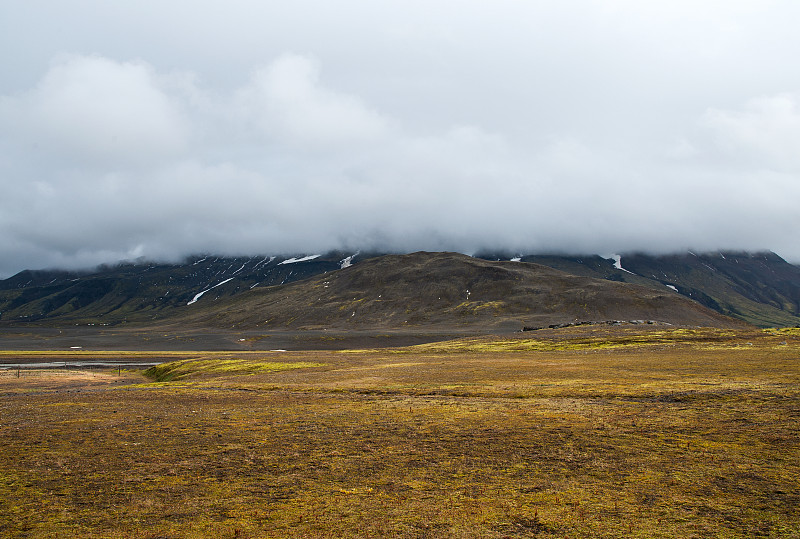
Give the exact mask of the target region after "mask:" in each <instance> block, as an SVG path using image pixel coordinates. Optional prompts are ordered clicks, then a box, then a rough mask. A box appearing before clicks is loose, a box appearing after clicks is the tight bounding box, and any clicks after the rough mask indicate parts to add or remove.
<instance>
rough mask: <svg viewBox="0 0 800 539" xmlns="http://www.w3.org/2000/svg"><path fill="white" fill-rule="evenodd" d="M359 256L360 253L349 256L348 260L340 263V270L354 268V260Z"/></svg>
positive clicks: (345, 259)
mask: <svg viewBox="0 0 800 539" xmlns="http://www.w3.org/2000/svg"><path fill="white" fill-rule="evenodd" d="M357 254H358V253H354V254H352V255H350V256H348V257H347V258H344V259H342V260H340V261H339V269H344V268H349V267H350V266H352V265H353V258H354V257H355V256H356V255H357Z"/></svg>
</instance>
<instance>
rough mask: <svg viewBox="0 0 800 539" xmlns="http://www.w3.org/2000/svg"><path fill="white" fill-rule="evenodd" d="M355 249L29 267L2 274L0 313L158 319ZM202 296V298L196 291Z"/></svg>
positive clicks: (26, 317) (319, 267)
mask: <svg viewBox="0 0 800 539" xmlns="http://www.w3.org/2000/svg"><path fill="white" fill-rule="evenodd" d="M352 260H353V257H352V256H351V255H344V254H342V253H329V254H328V255H323V256H320V255H317V256H313V257H293V258H287V257H285V256H284V257H274V256H272V257H271V256H267V257H263V256H258V257H238V258H224V257H211V256H208V257H195V258H193V259H190V260H187V261H186V262H185V263H180V264H152V263H138V264H137V263H133V264H119V265H116V266H101V267H99V268H97V270H95V271H93V272H66V271H47V270H44V271H23V272H20V273H19V274H17V275H15V276H13V277H11V278H9V279H6V280H4V281H0V313H1V314H0V320H2V321H26V322H36V321H42V322H46V323H54V322H55V323H59V322H62V323H63V322H69V323H72V322H80V323H96V324H106V323H108V324H114V323H119V322H123V321H128V322H141V321H147V320H153V319H158V318H161V317H163V316H165V315H166V314H168V313H171V312H172V311H173V310H175V309H178V308H180V307H182V306H185V305H186V304H187V303H189V302H191V301H192V300H194V299H195V297H196V296H197V295H198V294H201V296H200V298H202V299H203V300H204V301H208V300H213V299H216V298H220V297H226V296H230V295H234V294H238V293H240V292H243V291H245V290H249V289H250V288H254V287H257V286H270V285H278V284H284V283H289V282H293V281H296V280H300V279H305V278H308V277H310V276H312V275H319V274H321V273H324V272H327V271H333V270H335V269H339V268H340V267H342V266H343V265H346V264H348V263H350V262H352ZM198 300H199V298H198Z"/></svg>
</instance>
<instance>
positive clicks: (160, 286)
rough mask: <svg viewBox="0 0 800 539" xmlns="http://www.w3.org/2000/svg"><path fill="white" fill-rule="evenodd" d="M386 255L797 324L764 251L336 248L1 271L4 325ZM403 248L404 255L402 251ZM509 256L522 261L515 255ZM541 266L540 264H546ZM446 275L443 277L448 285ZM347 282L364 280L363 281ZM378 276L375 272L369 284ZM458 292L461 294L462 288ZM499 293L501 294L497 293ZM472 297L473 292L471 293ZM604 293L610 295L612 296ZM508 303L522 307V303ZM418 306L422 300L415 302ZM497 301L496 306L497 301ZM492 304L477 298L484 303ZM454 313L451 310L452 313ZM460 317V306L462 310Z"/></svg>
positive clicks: (789, 278) (148, 308) (176, 311)
mask: <svg viewBox="0 0 800 539" xmlns="http://www.w3.org/2000/svg"><path fill="white" fill-rule="evenodd" d="M387 256H389V257H398V256H399V257H401V258H390V259H389V260H393V261H394V262H393V263H394V264H395V265H396V266H397V268H394V269H393V270H392V271H394V270H395V269H397V270H398V271H399V270H402V267H403V264H404V262H402V261H404V260H405V261H406V262H407V261H410V260H412V259H413V260H416V259H415V258H414V256H416V257H417V258H418V257H419V256H428V257H436V256H439V257H445V258H447V259H448V260H450V262H451V263H453V261H454V260H455V259H454V257H458V260H459V261H460V262H459V263H467V262H468V261H470V260H472V261H479V260H483V261H485V262H490V261H494V262H503V263H504V264H511V265H512V267H513V264H538V265H541V266H544V267H548V268H551V269H555V270H560V271H563V272H566V273H567V274H570V275H573V276H576V277H584V278H593V279H600V280H603V281H610V282H618V283H625V284H629V285H637V286H641V287H644V288H648V289H650V290H651V291H653V292H654V293H657V294H661V295H671V294H677V295H680V296H683V297H685V298H688V299H691V300H693V301H694V302H696V303H698V304H700V305H703V306H704V307H706V308H709V309H711V310H713V311H716V312H717V313H720V314H723V315H726V316H732V317H735V318H738V319H739V320H744V321H746V322H749V323H753V324H756V325H759V326H762V327H766V326H796V325H800V268H798V267H797V266H794V265H792V264H789V263H788V262H786V261H784V260H783V259H782V258H780V257H779V256H778V255H775V254H774V253H770V252H760V253H746V252H716V253H703V254H696V253H685V254H673V255H658V256H653V255H646V254H641V253H630V254H622V255H607V256H605V257H604V256H600V255H585V256H582V255H572V256H567V255H546V254H535V255H523V254H519V255H515V254H508V253H506V254H479V255H476V256H475V257H468V256H466V255H460V254H457V253H427V254H425V255H422V254H419V253H414V254H412V255H383V254H381V253H375V252H372V253H366V252H365V253H359V252H356V253H353V252H341V251H335V252H331V253H326V254H319V255H317V254H314V255H308V254H302V253H300V254H295V255H292V256H277V255H276V256H262V255H259V256H255V257H215V256H212V255H205V256H195V257H190V258H188V259H186V260H185V261H184V262H183V263H177V264H165V263H155V262H146V261H139V262H135V263H120V264H117V265H105V266H101V267H98V268H97V269H96V270H94V271H72V272H70V271H64V270H25V271H22V272H20V273H18V274H17V275H14V276H12V277H10V278H9V279H5V280H0V324H24V323H33V324H40V325H53V324H74V323H77V324H97V325H115V324H120V323H144V322H151V321H158V320H167V319H171V318H174V317H175V316H183V315H186V314H187V312H186V311H185V309H186V308H187V307H188V308H196V309H206V308H210V306H211V305H212V303H213V302H218V301H227V300H228V299H230V298H234V297H238V296H242V295H243V294H245V293H246V292H248V291H250V290H256V291H257V290H259V289H263V288H266V287H275V286H277V287H281V286H288V285H290V284H292V283H295V282H298V281H303V280H308V279H314V278H316V277H318V276H320V275H324V274H327V273H331V272H335V271H337V270H341V269H342V268H343V267H345V268H346V267H347V266H350V267H356V266H358V265H360V264H363V263H365V262H367V261H369V260H372V259H376V258H382V257H387ZM402 256H406V257H410V258H405V259H404V258H402ZM448 257H449V258H448ZM500 259H503V260H500ZM512 259H513V260H516V261H518V262H511V261H510V260H512ZM420 268H421V266H420V265H419V260H416V262H415V263H414V264H409V265H408V267H407V271H408V272H409V273H408V274H406V275H403V271H399V272H396V273H393V275H395V276H394V277H393V278H394V279H395V280H397V281H398V282H399V283H405V284H404V285H403V286H405V289H404V295H405V296H406V298H412V299H413V298H414V297H415V295H419V293H420V291H421V290H423V289H425V287H429V286H432V285H431V284H430V283H428V282H426V279H425V276H424V275H420V274H419V272H420V271H421V269H420ZM451 269H452V268H451ZM480 271H481V272H483V279H484V281H486V282H489V281H491V280H492V277H491V276H492V275H495V276H497V275H498V274H497V271H498V270H497V268H493V267H491V266H486V267H483V266H482V267H481V270H480ZM539 271H540V273H541V271H542V270H539ZM415 272H416V273H415ZM412 274H414V275H417V277H419V278H417V279H416V280H415V281H414V282H413V283H412V282H410V281H409V277H410V275H412ZM449 278H452V275H448V274H447V271H439V272H438V273H437V274H436V276H434V274H430V275H428V280H430V281H431V282H433V281H436V280H437V279H438V280H439V281H441V282H442V283H445V282H446V280H447V279H449ZM442 283H440V285H439V286H444V284H442ZM351 284H352V285H353V286H355V285H358V286H365V283H360V284H359V283H351ZM380 284H381V283H379V282H377V281H376V282H372V283H371V286H373V287H375V286H378V285H380ZM593 286H595V285H593ZM445 288H446V287H445ZM463 292H464V294H465V295H466V291H463ZM473 293H474V290H473ZM448 294H452V292H448ZM438 297H439V296H436V298H438ZM432 298H433V296H431V297H430V298H429V301H432V302H434V303H433V304H436V301H438V300H435V299H432ZM462 299H463V301H462V303H463V302H465V301H469V300H468V298H466V297H464V298H462ZM501 300H502V298H499V297H498V298H495V299H494V300H493V301H501ZM472 301H473V302H474V301H475V297H474V296H473V297H472ZM604 301H605V302H606V303H608V302H609V301H610V300H609V299H606V300H604ZM506 303H508V304H509V305H511V306H512V307H513V306H514V305H516V306H517V307H519V308H522V305H523V303H524V302H521V300H520V301H516V303H514V302H510V303H509V302H506ZM423 307H424V306H422V305H418V307H417V309H418V310H419V309H423ZM441 307H443V308H444V307H445V306H444V305H441ZM450 307H452V305H448V306H447V308H448V309H449V308H450ZM495 307H496V308H497V309H499V306H498V305H495ZM495 307H492V306H483V307H482V309H484V310H485V309H495ZM508 308H510V307H509V306H508V305H506V306H505V307H503V309H506V310H507V309H508ZM526 308H527V307H526ZM425 309H427V307H426V308H425ZM425 309H423V310H425ZM497 309H495V310H497ZM462 310H463V308H462ZM425 312H427V311H426V310H425ZM449 312H450V311H449ZM615 312H616V315H622V316H619V318H624V319H639V318H642V317H640V316H633V315H631V316H625V313H623V312H621V311H619V310H617V311H615ZM450 314H451V315H452V316H456V314H455V313H454V312H450ZM572 314H574V313H572ZM596 314H597V315H598V317H599V318H603V319H614V318H617V316H616V315H615V316H613V317H610V316H609V317H602V316H600V315H601V313H600V312H597V313H596ZM377 315H378V313H377V311H375V316H377ZM459 316H462V317H463V316H466V315H463V313H462V314H461V315H459ZM504 316H505V315H504ZM267 318H268V317H265V320H266V319H267ZM434 318H435V317H434ZM566 318H567V317H566V314H563V315H562V314H559V313H556V312H551V313H550V318H549V320H545V319H540V320H539V321H538V322H536V323H531V324H525V325H527V326H537V325H544V326H546V325H550V324H562V323H567V322H569V321H568V320H566ZM573 318H574V317H573ZM579 318H580V317H579ZM645 318H647V317H645ZM392 320H393V323H403V322H405V318H404V319H403V320H399V319H396V318H392ZM598 321H603V320H600V319H598ZM329 322H330V321H329ZM308 323H309V324H312V320H310V319H309V321H308ZM509 324H510V322H509ZM312 325H313V324H312ZM317 325H319V324H317ZM384 325H385V324H384Z"/></svg>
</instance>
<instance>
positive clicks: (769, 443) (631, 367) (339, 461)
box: [0, 327, 800, 539]
mask: <svg viewBox="0 0 800 539" xmlns="http://www.w3.org/2000/svg"><path fill="white" fill-rule="evenodd" d="M14 354H15V353H14V352H7V351H6V352H0V355H3V356H4V357H8V358H11V357H17V356H15V355H14ZM17 354H18V355H19V353H17ZM27 354H32V353H30V352H29V353H27ZM116 354H119V355H120V357H122V355H124V353H120V352H118V353H116ZM152 354H153V355H155V354H156V353H155V352H153V353H152ZM146 355H147V354H139V356H140V357H144V356H146ZM39 357H42V358H46V357H48V355H47V354H46V353H40V356H39ZM103 357H105V356H103ZM169 360H170V361H173V363H169V364H164V365H161V366H159V367H158V368H156V369H153V370H151V371H150V373H149V375H150V376H151V378H146V377H145V376H144V375H143V374H142V373H141V372H133V371H124V370H123V371H122V372H121V373H119V371H117V370H114V371H113V372H112V371H65V370H49V371H44V370H24V369H23V370H22V371H21V372H20V375H19V378H18V377H17V372H16V371H11V370H7V371H0V447H2V451H0V537H14V538H17V537H117V538H123V537H124V538H128V537H133V538H142V539H145V538H148V539H156V538H184V537H186V538H194V537H231V538H235V537H241V538H256V537H309V538H311V537H397V538H421V537H459V538H472V537H476V538H477V537H487V538H488V537H492V538H501V537H540V538H556V537H558V538H590V537H609V538H610V537H642V538H644V537H664V538H666V537H696V538H707V537H720V538H728V537H775V538H778V537H780V538H791V537H800V512H798V509H797V508H798V506H800V330H783V331H774V330H773V331H757V330H753V331H733V330H710V329H709V330H685V329H684V330H680V329H668V330H665V329H664V328H651V329H650V330H645V329H642V328H635V329H633V328H609V327H578V328H568V329H563V330H552V331H538V332H529V333H525V334H518V335H517V336H515V337H502V338H500V337H497V338H489V337H485V338H475V339H467V340H460V341H453V342H442V343H434V344H428V345H421V346H415V347H409V348H401V349H386V350H364V351H342V352H335V351H329V352H323V351H314V352H287V353H281V352H271V353H270V352H249V353H248V352H236V353H222V352H186V353H183V354H180V353H172V354H171V355H170V357H169ZM154 379H159V380H162V381H155V380H154Z"/></svg>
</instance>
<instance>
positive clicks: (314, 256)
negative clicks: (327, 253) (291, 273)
mask: <svg viewBox="0 0 800 539" xmlns="http://www.w3.org/2000/svg"><path fill="white" fill-rule="evenodd" d="M321 256H322V255H311V256H304V257H303V258H289V259H287V260H284V261H283V262H281V263H280V264H278V265H279V266H282V265H283V264H295V263H297V262H305V261H307V260H314V259H315V258H319V257H321Z"/></svg>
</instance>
